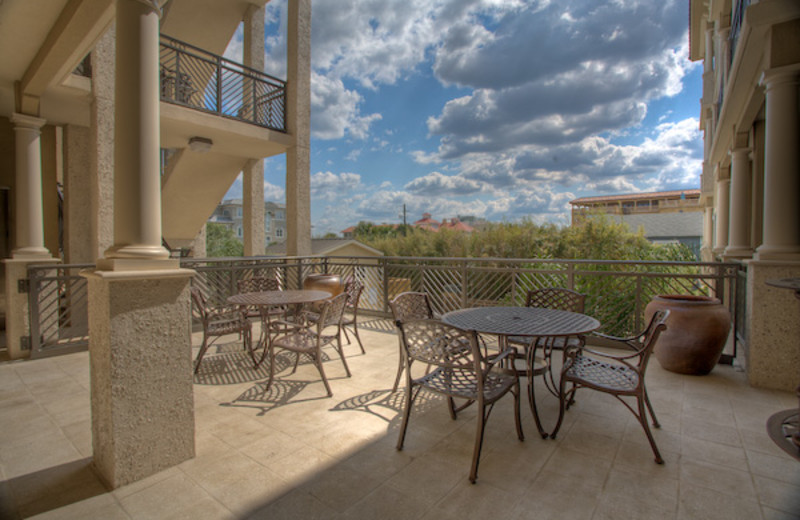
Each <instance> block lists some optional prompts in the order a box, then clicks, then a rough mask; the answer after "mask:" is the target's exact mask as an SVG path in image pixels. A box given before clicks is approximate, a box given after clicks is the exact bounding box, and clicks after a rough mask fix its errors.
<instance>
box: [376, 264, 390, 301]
mask: <svg viewBox="0 0 800 520" xmlns="http://www.w3.org/2000/svg"><path fill="white" fill-rule="evenodd" d="M378 265H380V266H381V271H382V272H383V312H389V268H388V266H387V265H386V259H385V258H381V259H380V260H379V262H378Z"/></svg>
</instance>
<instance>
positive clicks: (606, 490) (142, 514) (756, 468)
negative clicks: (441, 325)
mask: <svg viewBox="0 0 800 520" xmlns="http://www.w3.org/2000/svg"><path fill="white" fill-rule="evenodd" d="M362 337H363V339H364V343H365V346H366V349H367V354H366V355H362V354H361V353H360V351H359V350H358V347H357V346H355V345H351V346H347V347H346V353H347V355H348V362H349V364H350V368H351V370H352V373H353V377H352V378H346V377H344V370H343V368H342V365H341V363H340V362H339V361H338V360H337V359H336V358H335V355H333V353H332V352H331V357H332V358H333V359H330V360H329V361H327V362H326V366H325V368H326V370H327V373H328V375H329V377H330V379H331V386H332V388H333V392H334V396H333V397H332V398H328V397H326V396H325V392H324V388H323V386H322V384H321V383H320V382H319V380H318V376H317V373H316V370H315V369H314V368H313V366H311V365H309V364H301V366H300V369H299V370H298V372H297V373H295V374H290V370H289V369H288V364H289V358H283V359H281V360H280V361H281V367H279V368H283V371H281V372H280V373H279V375H278V378H277V382H276V384H275V385H274V386H273V388H272V389H271V390H270V391H269V392H267V391H265V385H264V381H265V379H266V371H265V369H264V368H262V369H260V370H259V371H258V372H256V371H254V370H253V369H252V367H251V366H248V365H247V362H246V359H245V358H244V357H243V355H242V354H241V353H240V352H239V351H238V349H232V350H230V351H226V350H225V349H222V351H221V353H219V354H218V355H217V357H216V358H213V359H212V358H209V359H208V362H204V367H203V370H202V373H201V375H199V376H198V377H197V378H196V385H195V413H196V432H197V433H196V450H197V457H196V458H194V459H192V460H188V461H186V462H184V463H183V464H180V465H179V466H177V467H174V468H171V469H168V470H166V471H162V472H160V473H158V474H156V475H153V476H151V477H149V478H146V479H144V480H142V481H140V482H137V483H134V484H131V485H128V486H124V487H121V488H119V489H116V490H114V491H108V490H106V489H105V488H104V487H103V485H102V484H101V483H100V481H99V480H98V479H97V478H96V476H95V475H94V473H93V472H92V470H91V455H92V445H91V427H90V420H91V419H90V410H89V364H88V354H87V353H80V354H72V355H66V356H60V357H55V358H49V359H44V360H38V361H24V362H6V363H2V364H0V479H2V482H0V518H3V519H6V518H8V519H17V518H53V519H90V518H98V519H117V518H119V519H140V518H141V519H166V518H191V519H192V520H200V519H206V518H208V519H227V518H264V519H283V518H297V519H314V518H320V519H328V518H331V519H373V518H375V519H386V520H391V519H437V520H448V519H459V520H463V519H469V518H505V519H562V518H566V519H582V518H586V519H615V520H620V519H627V518H630V519H661V518H673V519H695V518H696V519H704V520H706V519H716V518H720V519H726V520H728V519H739V518H741V519H747V520H751V519H760V518H763V519H768V520H773V519H775V520H777V519H789V518H800V462H797V461H795V460H794V459H792V458H791V457H789V456H788V455H786V454H785V453H784V452H782V451H780V450H779V449H778V448H777V447H776V446H775V445H773V443H772V442H771V441H770V440H769V438H768V437H767V435H766V433H765V422H766V419H767V417H769V415H771V414H772V413H774V412H776V411H779V410H783V409H786V408H791V407H793V406H796V405H797V400H796V398H795V397H794V395H793V394H791V393H789V392H774V391H766V390H758V389H754V388H750V387H748V386H747V384H746V382H745V378H744V375H743V374H742V373H740V372H737V371H735V370H734V369H733V368H731V367H729V366H720V367H717V368H716V369H715V370H714V372H713V373H712V374H711V375H709V376H705V377H689V376H680V375H676V374H673V373H669V372H666V371H663V370H661V368H660V367H659V366H658V363H657V362H656V361H655V360H654V361H653V363H652V365H651V367H650V368H651V369H650V371H649V372H648V387H649V389H650V393H651V397H652V401H653V404H654V407H655V409H656V413H657V414H658V416H659V419H660V420H661V423H662V425H663V427H662V429H661V430H657V431H656V432H655V434H656V439H657V441H658V444H659V447H660V449H661V452H662V455H663V456H664V458H665V459H666V464H664V465H663V466H659V465H656V464H655V463H654V462H653V458H652V453H651V451H650V448H649V446H648V444H647V440H646V438H645V436H644V434H643V432H642V431H641V429H640V427H639V425H638V423H637V422H636V421H635V419H634V418H633V416H632V415H630V413H629V412H628V411H627V410H625V409H624V407H623V406H622V405H620V404H619V403H618V402H616V401H614V400H613V398H611V397H608V396H604V395H598V394H594V393H592V392H591V391H588V390H584V391H583V392H582V393H579V394H578V402H577V404H576V406H575V407H574V408H573V409H571V410H570V411H569V412H568V414H567V418H566V422H565V425H564V427H563V429H562V432H561V433H560V434H559V436H558V439H557V440H542V439H541V438H540V437H538V435H536V430H535V426H534V423H533V419H532V417H531V414H530V411H529V410H528V408H527V406H525V403H524V402H523V410H522V412H523V413H522V417H523V428H524V430H525V433H526V439H525V441H524V442H519V441H518V440H517V439H516V436H515V434H514V425H513V419H512V413H511V406H510V405H511V404H512V400H511V399H510V398H508V399H504V401H505V402H502V401H501V403H499V404H498V406H497V407H496V409H495V410H494V412H493V413H492V416H491V418H490V420H489V422H488V425H487V435H486V439H485V442H484V451H483V457H482V459H481V465H480V470H479V474H478V483H477V484H476V485H472V484H470V483H469V481H468V480H467V474H468V472H469V464H470V459H471V455H472V446H473V441H474V435H475V409H474V407H473V408H470V409H468V410H466V411H465V412H463V413H462V414H461V415H460V416H459V418H458V420H456V421H452V420H450V418H449V415H448V413H447V411H446V408H445V405H444V402H443V401H442V400H440V399H436V398H434V397H428V398H426V399H424V400H423V401H421V402H420V403H419V407H418V409H417V410H415V412H414V414H412V417H411V423H410V426H409V434H408V436H407V439H406V446H405V449H404V450H403V451H397V450H396V449H395V442H396V440H397V432H398V427H399V422H400V421H399V418H400V417H399V413H400V410H401V407H402V403H403V395H402V393H401V392H398V393H392V392H391V391H390V389H391V385H392V382H393V380H394V376H395V369H396V366H397V352H398V348H397V338H396V336H395V335H393V334H389V333H386V332H379V331H374V330H372V331H371V330H367V329H366V328H362ZM195 340H196V341H197V340H198V338H195ZM539 395H540V396H542V407H543V408H544V410H543V416H544V418H545V421H546V423H547V424H550V425H552V424H553V421H554V420H555V416H556V413H557V412H556V410H557V406H556V400H555V399H554V398H552V397H550V396H546V397H545V396H544V395H543V392H540V393H539Z"/></svg>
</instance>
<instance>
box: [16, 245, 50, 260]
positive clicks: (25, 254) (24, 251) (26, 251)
mask: <svg viewBox="0 0 800 520" xmlns="http://www.w3.org/2000/svg"><path fill="white" fill-rule="evenodd" d="M11 258H13V259H14V260H24V261H28V262H29V263H32V262H33V261H35V260H39V259H41V260H44V261H48V260H52V259H53V255H51V254H50V250H49V249H47V248H46V247H21V248H19V249H15V250H13V251H11Z"/></svg>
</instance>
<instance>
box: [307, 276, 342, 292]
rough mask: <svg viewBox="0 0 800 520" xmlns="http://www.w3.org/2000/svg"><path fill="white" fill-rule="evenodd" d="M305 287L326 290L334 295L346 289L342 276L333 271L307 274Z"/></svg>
mask: <svg viewBox="0 0 800 520" xmlns="http://www.w3.org/2000/svg"><path fill="white" fill-rule="evenodd" d="M303 289H311V290H315V291H326V292H329V293H331V296H332V297H333V296H338V295H340V294H341V293H342V290H344V288H343V287H342V277H341V276H339V275H338V274H331V273H317V274H310V275H308V276H306V278H305V280H303Z"/></svg>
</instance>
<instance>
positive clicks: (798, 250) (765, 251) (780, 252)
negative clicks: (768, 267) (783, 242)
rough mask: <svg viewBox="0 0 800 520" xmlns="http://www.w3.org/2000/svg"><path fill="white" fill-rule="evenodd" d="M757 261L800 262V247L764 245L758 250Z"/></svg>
mask: <svg viewBox="0 0 800 520" xmlns="http://www.w3.org/2000/svg"><path fill="white" fill-rule="evenodd" d="M754 258H755V259H756V260H775V261H787V262H800V246H770V245H766V244H762V245H760V246H759V247H758V249H756V254H755V257H754Z"/></svg>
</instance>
